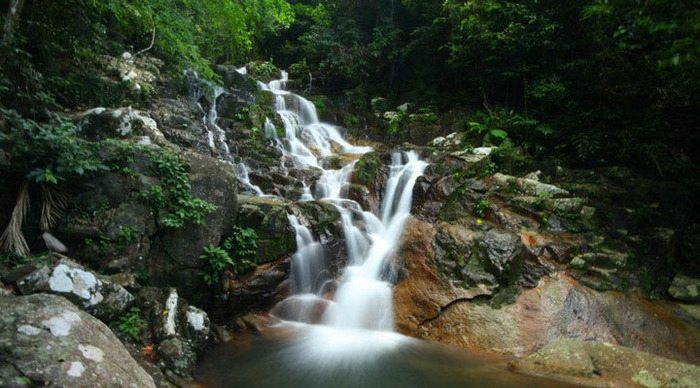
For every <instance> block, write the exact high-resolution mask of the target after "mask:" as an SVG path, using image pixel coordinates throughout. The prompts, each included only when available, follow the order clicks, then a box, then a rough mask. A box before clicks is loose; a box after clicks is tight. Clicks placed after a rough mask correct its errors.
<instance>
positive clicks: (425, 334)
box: [395, 256, 700, 363]
mask: <svg viewBox="0 0 700 388" xmlns="http://www.w3.org/2000/svg"><path fill="white" fill-rule="evenodd" d="M406 257H407V258H409V259H410V262H409V263H407V268H408V275H407V276H406V278H405V279H404V280H403V281H401V282H399V284H397V286H396V288H395V289H396V292H395V299H397V302H396V303H397V304H396V309H395V314H396V321H397V327H398V328H399V330H400V331H401V332H403V333H405V334H409V335H413V336H418V337H421V338H425V339H429V340H433V341H438V342H442V343H446V344H450V345H456V346H460V347H464V348H468V349H480V350H486V351H495V352H499V353H506V354H515V355H524V354H529V353H531V352H533V351H536V350H538V349H540V348H541V347H542V346H544V345H545V344H547V343H549V342H551V341H553V340H556V339H559V338H580V339H585V340H597V341H606V342H610V343H613V344H618V345H623V346H628V347H631V348H634V349H637V350H641V351H645V352H649V353H653V354H656V355H660V356H663V357H669V358H672V359H675V360H680V361H684V362H690V363H697V362H699V361H700V351H699V349H700V328H699V327H698V325H697V321H696V320H695V319H694V318H692V317H691V315H690V314H689V313H688V312H686V311H685V310H684V309H682V308H680V307H679V306H677V305H673V304H669V303H661V302H657V303H651V302H649V301H646V300H644V299H642V298H640V297H638V296H625V295H622V294H620V293H614V292H607V293H601V292H597V291H594V290H591V289H589V288H587V287H585V286H582V285H580V284H578V283H577V282H576V281H575V280H574V279H573V278H571V277H570V276H568V275H566V274H563V273H555V274H553V275H551V276H549V277H544V278H542V279H540V281H539V283H538V285H537V287H536V288H533V289H528V290H524V291H522V292H521V293H520V294H518V295H517V296H516V297H515V298H514V302H509V303H506V304H503V305H500V306H493V305H489V304H486V303H483V302H481V301H478V300H472V298H466V297H459V296H456V295H454V291H452V290H449V289H445V287H444V286H442V284H443V283H442V282H440V280H439V279H440V278H439V275H437V274H436V270H435V269H434V267H433V268H431V267H432V266H431V264H430V262H429V261H425V260H424V259H420V258H419V257H418V256H406ZM426 273H427V274H433V276H436V278H430V277H427V276H426ZM415 276H418V277H419V279H421V280H420V281H418V282H417V281H416V280H414V277H415ZM426 278H427V279H429V281H425V280H422V279H426ZM433 279H435V280H433Z"/></svg>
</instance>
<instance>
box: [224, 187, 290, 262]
mask: <svg viewBox="0 0 700 388" xmlns="http://www.w3.org/2000/svg"><path fill="white" fill-rule="evenodd" d="M238 200H239V204H240V208H239V211H238V216H237V217H236V225H237V226H238V227H241V228H251V229H253V230H255V233H256V234H257V236H258V240H257V243H258V250H257V252H256V254H255V262H256V263H258V264H262V263H268V262H271V261H275V260H277V259H280V258H282V257H285V256H289V255H291V254H293V253H294V251H295V250H296V238H295V236H296V235H295V233H294V230H293V229H292V227H291V226H290V225H289V219H288V218H287V213H288V212H287V205H286V204H285V203H283V202H281V201H279V200H277V199H273V198H268V197H250V196H245V195H241V196H239V197H238Z"/></svg>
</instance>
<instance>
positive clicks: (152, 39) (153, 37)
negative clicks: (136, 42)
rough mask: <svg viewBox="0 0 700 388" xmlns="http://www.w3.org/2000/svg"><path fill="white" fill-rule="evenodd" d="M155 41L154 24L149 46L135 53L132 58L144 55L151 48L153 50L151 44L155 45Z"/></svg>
mask: <svg viewBox="0 0 700 388" xmlns="http://www.w3.org/2000/svg"><path fill="white" fill-rule="evenodd" d="M155 41H156V25H155V24H154V25H153V33H152V34H151V44H150V45H148V47H146V48H145V49H143V50H141V51H139V52H137V53H136V54H134V56H137V55H139V54H143V53H145V52H146V51H148V50H150V49H152V48H153V44H154V43H155Z"/></svg>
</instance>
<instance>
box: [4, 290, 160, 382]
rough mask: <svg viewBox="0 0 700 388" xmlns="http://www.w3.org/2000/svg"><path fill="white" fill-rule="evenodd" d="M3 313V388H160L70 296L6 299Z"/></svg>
mask: <svg viewBox="0 0 700 388" xmlns="http://www.w3.org/2000/svg"><path fill="white" fill-rule="evenodd" d="M0 310H2V311H3V312H4V313H3V314H2V316H0V364H2V365H3V368H1V369H0V385H2V386H12V383H11V382H12V381H19V382H24V383H27V385H30V384H31V386H34V385H35V384H41V385H49V386H65V387H71V386H82V387H100V386H119V387H155V385H154V383H153V379H152V378H151V377H150V376H149V375H148V374H147V373H146V372H145V371H144V370H143V369H142V368H141V367H140V366H139V365H138V364H137V363H136V361H134V359H133V358H131V356H130V355H129V353H128V352H127V350H126V349H125V348H124V346H123V345H122V344H121V343H120V342H119V340H118V339H117V337H116V336H115V335H114V334H113V333H112V332H111V331H110V330H109V328H108V327H107V326H106V325H105V324H103V323H102V322H100V321H98V320H97V319H95V318H93V317H92V316H90V315H88V314H86V313H84V312H82V311H80V310H79V309H78V308H76V307H75V306H74V305H72V304H71V303H70V302H69V301H68V300H66V299H65V298H62V297H59V296H54V295H47V294H35V295H29V296H21V297H0ZM8 369H9V370H10V373H9V374H8ZM18 386H22V385H18Z"/></svg>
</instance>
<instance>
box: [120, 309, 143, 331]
mask: <svg viewBox="0 0 700 388" xmlns="http://www.w3.org/2000/svg"><path fill="white" fill-rule="evenodd" d="M116 326H117V329H119V331H121V332H122V333H124V334H127V335H129V336H130V337H131V338H133V339H138V337H139V334H141V330H143V329H144V328H145V327H146V321H144V320H143V319H142V318H141V309H140V308H138V307H132V308H130V309H129V311H127V312H126V313H124V314H123V315H122V316H120V317H119V318H117V321H116Z"/></svg>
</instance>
